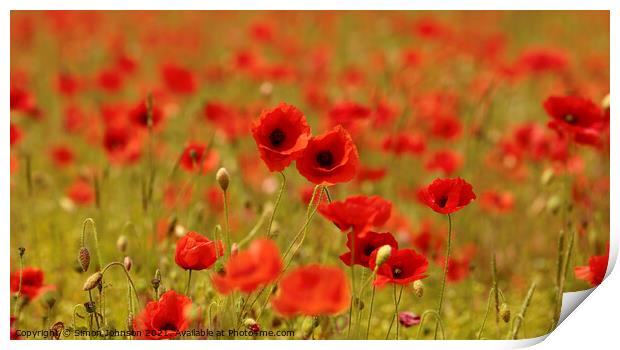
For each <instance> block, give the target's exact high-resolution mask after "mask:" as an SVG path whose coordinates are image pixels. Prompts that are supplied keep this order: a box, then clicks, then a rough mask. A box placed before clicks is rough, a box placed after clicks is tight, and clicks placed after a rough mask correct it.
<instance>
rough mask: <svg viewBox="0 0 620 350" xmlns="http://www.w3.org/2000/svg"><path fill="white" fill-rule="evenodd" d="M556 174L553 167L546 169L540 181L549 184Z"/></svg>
mask: <svg viewBox="0 0 620 350" xmlns="http://www.w3.org/2000/svg"><path fill="white" fill-rule="evenodd" d="M554 175H555V174H554V173H553V169H545V171H543V173H542V175H541V176H540V183H542V184H543V186H547V185H549V184H550V183H551V181H553V178H554Z"/></svg>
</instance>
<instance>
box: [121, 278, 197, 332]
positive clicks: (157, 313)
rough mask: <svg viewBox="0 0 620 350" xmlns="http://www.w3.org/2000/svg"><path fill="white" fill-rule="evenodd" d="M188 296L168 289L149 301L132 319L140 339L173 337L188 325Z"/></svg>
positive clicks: (189, 300)
mask: <svg viewBox="0 0 620 350" xmlns="http://www.w3.org/2000/svg"><path fill="white" fill-rule="evenodd" d="M191 305H192V301H191V299H190V298H188V297H187V296H185V295H183V294H179V293H177V292H175V291H174V290H169V291H167V292H165V293H164V294H162V296H161V297H160V298H159V300H157V301H149V302H148V303H147V304H146V306H145V308H144V310H142V311H141V312H140V313H139V314H138V315H136V318H135V319H134V320H133V330H134V331H136V332H137V333H138V334H139V336H138V337H137V338H140V339H149V340H156V339H174V338H176V337H177V336H179V332H182V331H184V330H186V329H187V328H188V327H189V323H190V320H189V317H188V313H189V309H190V307H191Z"/></svg>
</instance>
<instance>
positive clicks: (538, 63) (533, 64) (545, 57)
mask: <svg viewBox="0 0 620 350" xmlns="http://www.w3.org/2000/svg"><path fill="white" fill-rule="evenodd" d="M568 65H569V61H568V56H567V54H566V52H564V51H560V50H558V49H552V48H528V49H526V50H524V51H523V52H522V53H521V55H520V56H519V58H518V59H517V63H516V67H517V69H518V70H521V71H525V72H529V73H544V72H562V71H564V70H566V69H567V68H568Z"/></svg>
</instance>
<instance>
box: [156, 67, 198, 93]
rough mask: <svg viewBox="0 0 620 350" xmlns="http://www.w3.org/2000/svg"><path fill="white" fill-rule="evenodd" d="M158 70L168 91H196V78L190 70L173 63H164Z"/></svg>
mask: <svg viewBox="0 0 620 350" xmlns="http://www.w3.org/2000/svg"><path fill="white" fill-rule="evenodd" d="M160 72H161V77H162V79H163V80H164V83H165V84H166V86H167V87H168V89H170V91H172V92H174V93H177V94H191V93H193V92H194V91H196V78H195V77H194V74H193V73H192V72H191V71H190V70H188V69H186V68H183V67H180V66H177V65H174V64H165V65H163V66H162V67H161V71H160Z"/></svg>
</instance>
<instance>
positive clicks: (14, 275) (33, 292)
mask: <svg viewBox="0 0 620 350" xmlns="http://www.w3.org/2000/svg"><path fill="white" fill-rule="evenodd" d="M44 277H45V275H44V274H43V271H41V270H40V269H37V268H35V267H24V269H23V270H22V289H21V295H22V296H24V297H26V298H27V299H29V300H33V299H36V298H37V297H38V296H39V295H41V294H43V293H44V292H45V291H47V290H50V289H53V288H54V287H53V286H49V285H44V284H43V280H44ZM17 291H19V271H13V272H11V293H17Z"/></svg>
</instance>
